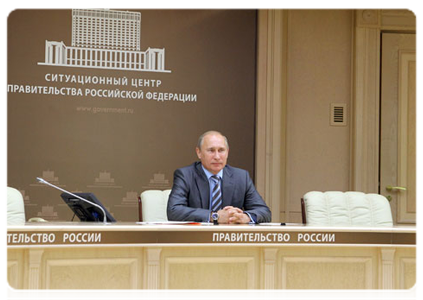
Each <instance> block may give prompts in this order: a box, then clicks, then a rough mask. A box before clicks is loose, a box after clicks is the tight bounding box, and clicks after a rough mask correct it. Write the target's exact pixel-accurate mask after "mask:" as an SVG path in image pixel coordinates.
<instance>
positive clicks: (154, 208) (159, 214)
mask: <svg viewBox="0 0 423 300" xmlns="http://www.w3.org/2000/svg"><path fill="white" fill-rule="evenodd" d="M170 191H171V190H164V191H162V190H147V191H144V192H142V193H141V204H142V220H143V222H165V221H167V220H168V219H167V212H166V211H167V201H168V200H169V194H170Z"/></svg>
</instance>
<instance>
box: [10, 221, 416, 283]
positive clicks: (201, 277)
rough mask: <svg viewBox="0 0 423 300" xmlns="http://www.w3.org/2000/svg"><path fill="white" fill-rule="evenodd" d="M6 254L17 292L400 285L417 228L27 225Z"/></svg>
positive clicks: (17, 229) (15, 231) (411, 265)
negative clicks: (31, 290)
mask: <svg viewBox="0 0 423 300" xmlns="http://www.w3.org/2000/svg"><path fill="white" fill-rule="evenodd" d="M7 255H8V257H7V262H8V263H7V268H8V272H7V277H8V282H9V284H10V286H11V287H13V288H16V289H408V288H411V287H413V286H414V284H415V282H416V227H412V226H393V227H380V228H369V227H312V226H307V225H303V224H289V223H287V224H284V223H282V224H281V223H269V224H259V225H211V224H208V223H195V222H187V223H179V222H162V223H140V222H134V223H120V222H117V223H112V224H102V223H89V222H65V223H53V222H45V223H44V222H43V223H26V224H23V225H20V226H8V228H7Z"/></svg>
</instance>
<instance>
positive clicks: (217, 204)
mask: <svg viewBox="0 0 423 300" xmlns="http://www.w3.org/2000/svg"><path fill="white" fill-rule="evenodd" d="M211 179H212V180H213V181H214V183H215V185H214V188H213V192H212V202H211V208H212V209H211V210H212V211H218V210H220V209H221V208H222V192H221V191H220V177H219V176H217V175H213V176H212V177H211Z"/></svg>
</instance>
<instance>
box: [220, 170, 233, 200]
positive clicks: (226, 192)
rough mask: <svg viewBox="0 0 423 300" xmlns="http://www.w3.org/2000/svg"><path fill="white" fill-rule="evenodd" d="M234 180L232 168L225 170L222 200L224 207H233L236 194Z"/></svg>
mask: <svg viewBox="0 0 423 300" xmlns="http://www.w3.org/2000/svg"><path fill="white" fill-rule="evenodd" d="M234 186H235V183H234V179H233V177H232V171H231V169H230V167H227V166H226V167H225V168H224V169H223V178H222V198H223V202H222V203H223V204H222V205H223V207H225V206H229V205H232V195H233V193H234Z"/></svg>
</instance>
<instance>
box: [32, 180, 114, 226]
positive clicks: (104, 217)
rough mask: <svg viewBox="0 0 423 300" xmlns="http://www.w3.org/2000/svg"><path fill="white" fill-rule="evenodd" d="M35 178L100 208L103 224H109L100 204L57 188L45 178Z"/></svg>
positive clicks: (56, 187)
mask: <svg viewBox="0 0 423 300" xmlns="http://www.w3.org/2000/svg"><path fill="white" fill-rule="evenodd" d="M37 180H38V182H39V183H43V184H46V185H49V186H51V187H53V188H55V189H58V190H60V191H62V192H65V193H66V194H69V195H71V196H73V197H76V198H78V199H79V200H82V201H84V202H87V203H89V204H91V205H93V206H95V207H97V208H99V209H100V210H101V212H102V213H103V225H109V224H110V223H107V218H106V212H105V211H104V209H103V208H102V207H101V206H100V205H98V204H96V203H93V202H91V201H88V200H87V199H84V198H82V197H80V196H78V195H75V194H73V193H71V192H68V191H66V190H64V189H62V188H59V187H58V186H55V185H54V184H51V183H50V182H48V181H46V180H44V179H42V178H40V177H37Z"/></svg>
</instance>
